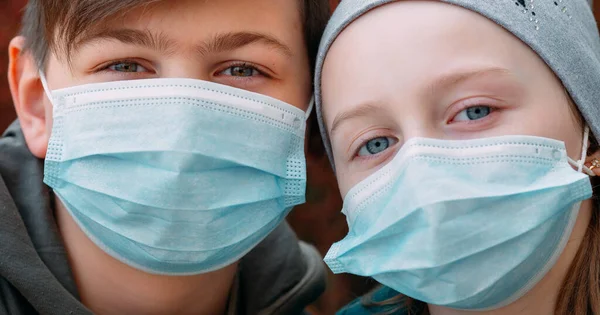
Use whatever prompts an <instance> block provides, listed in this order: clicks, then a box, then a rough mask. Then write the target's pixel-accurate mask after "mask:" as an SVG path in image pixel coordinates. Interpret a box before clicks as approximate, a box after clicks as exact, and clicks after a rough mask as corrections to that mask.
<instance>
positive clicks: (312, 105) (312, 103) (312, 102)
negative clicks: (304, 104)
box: [304, 95, 315, 120]
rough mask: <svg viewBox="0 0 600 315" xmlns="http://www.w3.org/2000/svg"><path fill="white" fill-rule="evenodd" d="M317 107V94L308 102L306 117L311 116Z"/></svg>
mask: <svg viewBox="0 0 600 315" xmlns="http://www.w3.org/2000/svg"><path fill="white" fill-rule="evenodd" d="M314 107H315V96H314V95H313V96H312V97H311V98H310V103H309V104H308V108H307V109H306V114H304V119H305V120H306V119H308V117H310V114H311V113H312V111H313V108H314Z"/></svg>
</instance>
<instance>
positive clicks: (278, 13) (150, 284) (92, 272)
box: [9, 0, 311, 314]
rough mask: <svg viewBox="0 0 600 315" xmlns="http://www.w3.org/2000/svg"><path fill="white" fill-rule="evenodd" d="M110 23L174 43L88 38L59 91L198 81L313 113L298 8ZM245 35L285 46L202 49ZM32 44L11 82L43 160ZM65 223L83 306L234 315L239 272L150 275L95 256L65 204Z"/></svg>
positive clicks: (140, 12)
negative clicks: (229, 307)
mask: <svg viewBox="0 0 600 315" xmlns="http://www.w3.org/2000/svg"><path fill="white" fill-rule="evenodd" d="M257 19H259V22H260V23H257ZM105 22H106V23H105V24H107V25H106V26H108V29H109V30H111V31H113V34H114V32H116V31H118V30H122V29H128V30H136V31H143V32H148V33H151V34H154V35H156V34H162V36H163V37H164V40H166V41H168V42H169V43H168V45H164V46H165V47H150V46H146V45H143V44H141V43H138V41H131V40H129V41H119V40H117V39H115V38H110V37H92V38H88V39H87V40H86V41H84V42H83V43H82V44H81V45H79V46H78V47H77V48H76V49H75V50H73V51H71V60H70V61H69V60H67V58H66V57H65V56H64V55H56V54H54V53H53V54H51V55H50V57H49V60H48V64H47V69H46V71H45V72H46V76H47V79H48V84H49V86H50V89H52V90H55V89H60V88H66V87H72V86H77V85H81V84H86V83H96V82H108V81H118V80H132V79H147V78H193V79H199V80H207V81H212V82H216V83H220V84H225V85H229V86H233V87H236V88H241V89H246V90H249V91H253V92H257V93H261V94H265V95H268V96H271V97H274V98H277V99H280V100H282V101H284V102H287V103H289V104H292V105H294V106H296V107H298V108H301V109H303V110H306V108H307V107H308V103H309V100H310V95H311V85H310V71H309V62H308V57H307V55H306V48H305V45H304V38H303V34H302V23H301V20H300V14H299V7H298V3H297V1H277V0H220V1H194V0H185V1H163V2H161V3H159V4H156V5H152V6H147V7H144V8H140V9H137V10H133V11H130V12H128V13H126V14H123V15H119V17H118V18H117V19H113V20H111V21H105ZM181 30H189V31H181ZM237 32H250V33H256V34H263V35H266V36H268V37H270V38H271V39H273V40H274V41H277V42H278V43H279V44H274V43H273V41H271V42H269V41H266V40H258V41H254V42H252V43H250V44H247V45H241V44H240V43H239V41H238V43H231V41H230V44H231V45H228V46H229V47H226V49H217V50H208V49H205V50H202V49H198V48H199V47H206V46H207V43H210V42H211V40H213V39H214V38H216V37H219V36H222V35H224V34H231V33H237ZM24 42H25V39H24V38H22V37H16V38H14V39H13V41H12V42H11V45H10V57H11V59H10V69H9V81H10V87H11V93H12V97H13V100H14V104H15V108H16V111H17V113H18V116H19V119H20V122H21V126H22V129H23V132H24V134H25V138H26V141H27V145H28V147H29V148H30V150H31V152H32V153H33V154H34V155H35V156H36V157H38V158H40V159H43V158H44V157H45V155H46V150H47V146H48V139H49V137H50V133H51V130H52V104H51V102H50V101H49V99H48V98H47V96H46V95H45V93H44V91H43V88H42V85H41V83H40V78H39V74H38V69H37V68H36V66H35V62H34V60H33V58H32V56H31V55H30V54H29V53H28V52H27V51H23V47H24ZM225 42H227V40H225ZM58 51H60V50H58ZM236 67H237V68H236ZM56 218H57V222H58V225H59V229H60V233H61V234H62V236H63V239H64V242H65V246H66V249H67V252H68V256H69V260H70V264H71V267H72V269H73V273H74V276H75V279H76V283H77V286H78V289H79V292H80V295H81V298H82V301H83V303H84V304H85V305H86V306H87V307H89V308H90V309H91V310H92V311H93V312H94V313H97V314H223V313H224V312H225V309H226V304H227V299H228V297H229V292H230V289H231V286H232V283H233V280H234V277H235V274H236V272H237V266H238V264H237V263H234V264H232V265H230V266H228V267H225V268H223V269H221V270H218V271H215V272H211V273H206V274H200V275H195V276H186V277H170V276H158V275H151V274H147V273H144V272H142V271H139V270H136V269H133V268H131V267H129V266H127V265H125V264H123V263H121V262H120V261H118V260H116V259H114V258H112V257H111V256H109V255H107V254H105V253H104V252H103V251H102V250H101V249H99V248H98V247H97V246H95V245H94V243H92V242H91V241H90V240H89V239H88V238H87V237H86V236H85V235H84V234H83V232H82V231H81V230H80V228H79V227H78V225H77V224H76V223H75V222H74V221H73V219H72V218H71V217H70V215H69V214H68V212H67V211H66V209H65V207H64V206H63V205H62V204H61V203H60V202H59V201H57V202H56Z"/></svg>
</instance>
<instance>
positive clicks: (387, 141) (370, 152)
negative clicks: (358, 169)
mask: <svg viewBox="0 0 600 315" xmlns="http://www.w3.org/2000/svg"><path fill="white" fill-rule="evenodd" d="M396 143H398V140H397V139H396V138H392V137H382V136H379V137H376V138H371V139H369V140H367V141H365V142H363V144H362V145H361V146H360V147H359V148H358V151H357V152H356V154H355V156H357V157H362V158H368V157H372V156H376V155H379V154H381V153H383V152H385V151H386V150H388V149H389V148H391V147H392V146H394V145H395V144H396Z"/></svg>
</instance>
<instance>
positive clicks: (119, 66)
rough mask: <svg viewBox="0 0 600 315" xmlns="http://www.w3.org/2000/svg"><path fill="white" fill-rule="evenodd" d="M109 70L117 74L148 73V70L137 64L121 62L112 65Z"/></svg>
mask: <svg viewBox="0 0 600 315" xmlns="http://www.w3.org/2000/svg"><path fill="white" fill-rule="evenodd" d="M108 69H110V70H112V71H115V72H147V71H148V70H146V68H144V67H142V66H141V65H140V64H138V63H135V62H119V63H115V64H112V65H110V66H109V67H108Z"/></svg>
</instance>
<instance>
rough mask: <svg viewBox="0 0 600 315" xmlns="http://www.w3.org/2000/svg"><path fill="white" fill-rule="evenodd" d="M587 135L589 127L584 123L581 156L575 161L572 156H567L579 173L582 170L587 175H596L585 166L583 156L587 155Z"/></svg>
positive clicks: (588, 134)
mask: <svg viewBox="0 0 600 315" xmlns="http://www.w3.org/2000/svg"><path fill="white" fill-rule="evenodd" d="M589 137H590V127H588V126H587V125H586V126H585V128H584V129H583V144H582V146H581V158H580V159H579V161H575V160H573V159H572V158H569V163H570V164H571V165H573V166H577V171H578V172H580V173H581V172H583V173H586V174H587V175H589V176H596V174H595V173H594V172H593V171H592V170H591V169H589V167H587V166H585V158H586V156H587V150H588V140H589Z"/></svg>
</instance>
